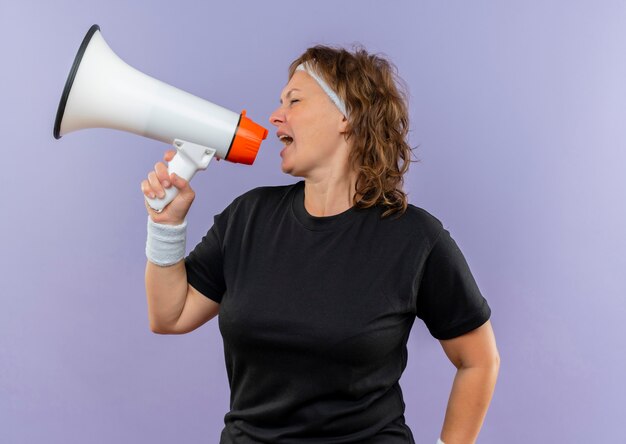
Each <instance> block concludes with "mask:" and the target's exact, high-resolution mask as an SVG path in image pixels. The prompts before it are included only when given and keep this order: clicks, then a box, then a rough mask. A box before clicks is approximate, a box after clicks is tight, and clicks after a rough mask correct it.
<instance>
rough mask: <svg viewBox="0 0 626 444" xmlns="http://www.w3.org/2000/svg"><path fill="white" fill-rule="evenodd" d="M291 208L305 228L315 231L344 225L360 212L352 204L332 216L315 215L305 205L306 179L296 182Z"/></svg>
mask: <svg viewBox="0 0 626 444" xmlns="http://www.w3.org/2000/svg"><path fill="white" fill-rule="evenodd" d="M291 209H292V211H293V215H294V217H295V218H296V219H297V220H298V222H300V223H301V224H302V225H303V226H304V227H305V228H307V229H309V230H313V231H327V230H332V229H335V228H337V227H339V226H342V225H344V224H346V223H348V222H350V221H351V220H353V219H354V218H355V217H356V215H357V212H358V209H357V208H356V206H354V205H353V206H351V207H350V208H348V209H347V210H346V211H344V212H342V213H339V214H335V215H332V216H313V215H311V214H309V212H308V211H307V210H306V208H305V206H304V180H301V181H299V182H298V183H296V184H295V186H294V190H293V194H292V200H291Z"/></svg>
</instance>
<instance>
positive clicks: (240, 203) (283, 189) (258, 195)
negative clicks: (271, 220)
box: [230, 182, 300, 209]
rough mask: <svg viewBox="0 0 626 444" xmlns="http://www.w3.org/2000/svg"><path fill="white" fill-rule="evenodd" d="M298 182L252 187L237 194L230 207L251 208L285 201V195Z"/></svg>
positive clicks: (297, 184)
mask: <svg viewBox="0 0 626 444" xmlns="http://www.w3.org/2000/svg"><path fill="white" fill-rule="evenodd" d="M299 184H300V182H296V183H293V184H289V185H264V186H258V187H255V188H252V189H250V190H248V191H246V192H244V193H242V194H240V195H239V196H237V197H236V198H235V199H234V200H233V202H232V203H231V204H230V207H232V208H233V209H235V208H237V209H252V208H257V207H259V206H266V205H272V206H275V205H276V204H278V203H280V202H281V201H286V200H285V199H286V197H287V196H289V195H290V193H291V192H292V191H293V190H294V189H295V188H296V187H297V186H299Z"/></svg>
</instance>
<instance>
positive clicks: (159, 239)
mask: <svg viewBox="0 0 626 444" xmlns="http://www.w3.org/2000/svg"><path fill="white" fill-rule="evenodd" d="M186 238H187V220H186V219H185V220H184V221H183V223H182V224H180V225H164V224H158V223H156V222H154V221H153V220H152V219H151V218H150V216H148V238H147V240H146V257H147V258H148V260H149V261H150V262H152V263H153V264H156V265H159V266H161V267H167V266H168V265H174V264H176V263H178V262H180V260H181V259H183V258H184V257H185V241H186Z"/></svg>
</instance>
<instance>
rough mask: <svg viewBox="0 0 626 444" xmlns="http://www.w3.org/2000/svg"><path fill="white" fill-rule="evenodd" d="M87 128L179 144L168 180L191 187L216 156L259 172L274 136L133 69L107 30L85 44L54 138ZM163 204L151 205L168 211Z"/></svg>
mask: <svg viewBox="0 0 626 444" xmlns="http://www.w3.org/2000/svg"><path fill="white" fill-rule="evenodd" d="M84 128H113V129H118V130H122V131H128V132H131V133H135V134H138V135H140V136H145V137H149V138H151V139H155V140H160V141H162V142H165V143H168V144H173V145H174V147H175V148H176V149H177V151H178V152H177V153H176V155H175V156H174V158H173V159H172V160H171V161H170V162H169V164H168V172H169V173H170V174H171V173H176V174H177V175H178V176H180V177H182V178H183V179H185V180H187V181H190V180H191V178H192V177H193V175H194V174H195V173H196V171H198V170H203V169H206V168H207V166H208V165H209V162H210V161H211V159H212V158H213V156H217V157H218V158H219V159H224V160H228V161H230V162H236V163H244V164H247V165H251V164H252V163H253V162H254V159H255V158H256V155H257V152H258V151H259V147H260V145H261V142H262V141H263V139H265V137H267V130H266V129H265V128H263V127H262V126H260V125H258V124H257V123H255V122H253V121H252V120H250V119H248V118H247V117H246V112H245V110H244V111H243V112H242V113H241V114H237V113H235V112H233V111H230V110H228V109H226V108H222V107H221V106H218V105H215V104H213V103H211V102H209V101H207V100H204V99H201V98H199V97H196V96H194V95H192V94H189V93H187V92H185V91H182V90H180V89H178V88H175V87H173V86H171V85H168V84H167V83H164V82H161V81H160V80H157V79H154V78H152V77H150V76H148V75H146V74H144V73H142V72H140V71H138V70H136V69H135V68H133V67H132V66H129V65H127V64H126V63H125V62H124V61H123V60H122V59H120V58H119V57H118V56H117V55H116V54H115V53H114V52H113V51H112V50H111V48H109V46H108V45H107V43H106V42H105V41H104V39H103V38H102V34H101V33H100V27H99V26H98V25H93V26H92V27H91V28H90V29H89V31H88V32H87V35H86V36H85V38H84V39H83V42H82V44H81V45H80V48H79V49H78V54H76V58H75V59H74V64H73V65H72V69H71V70H70V73H69V76H68V78H67V82H66V83H65V89H64V90H63V94H62V96H61V101H60V103H59V109H58V110H57V115H56V120H55V122H54V137H55V138H57V139H60V138H61V136H64V135H65V134H67V133H70V132H72V131H76V130H80V129H84ZM177 193H178V189H176V187H174V186H172V187H169V188H167V189H166V190H165V197H164V198H163V199H158V198H157V199H146V200H147V201H148V204H149V205H150V207H151V208H153V209H154V210H156V211H161V210H163V208H165V206H166V205H167V204H168V203H170V202H171V201H172V200H173V199H174V197H176V194H177Z"/></svg>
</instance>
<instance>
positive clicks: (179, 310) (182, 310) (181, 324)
mask: <svg viewBox="0 0 626 444" xmlns="http://www.w3.org/2000/svg"><path fill="white" fill-rule="evenodd" d="M175 154H176V151H167V152H166V153H165V157H164V159H165V160H166V161H170V160H171V159H172V158H173V157H174V155H175ZM169 186H175V187H176V188H178V190H179V192H178V195H177V196H176V197H175V198H174V200H172V202H171V203H170V204H169V205H168V206H166V207H165V208H164V209H163V211H162V212H160V213H157V212H156V211H154V210H153V209H152V208H150V206H149V205H148V203H147V202H145V203H146V209H147V211H148V215H149V217H150V218H151V219H152V221H153V222H156V223H158V224H165V225H180V224H182V223H183V222H184V220H185V217H186V215H187V212H188V211H189V208H190V207H191V204H192V203H193V200H194V198H195V193H194V191H193V190H192V189H191V187H190V186H189V183H188V182H187V181H185V180H184V179H182V178H180V177H178V176H176V175H174V174H173V175H172V176H169V175H168V173H167V167H166V166H165V164H163V163H162V162H158V163H157V164H156V165H155V167H154V171H152V172H150V174H148V179H147V180H144V181H143V182H141V190H142V191H143V193H144V195H145V196H147V197H150V198H154V197H155V196H158V197H162V196H163V193H164V188H167V187H169ZM146 296H147V299H148V318H149V320H150V330H152V331H153V332H154V333H160V334H183V333H188V332H190V331H193V330H195V329H196V328H198V327H199V326H201V325H202V324H204V323H206V322H207V321H209V320H210V319H212V318H214V317H215V316H216V315H217V314H218V312H219V304H218V303H217V302H215V301H213V300H211V299H209V298H207V297H206V296H204V295H203V294H202V293H200V292H199V291H197V290H196V289H195V288H193V287H192V286H191V285H189V284H188V283H187V272H186V270H185V261H184V260H180V261H179V262H177V263H175V264H174V265H169V266H160V265H156V264H154V263H152V262H150V261H147V264H146Z"/></svg>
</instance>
